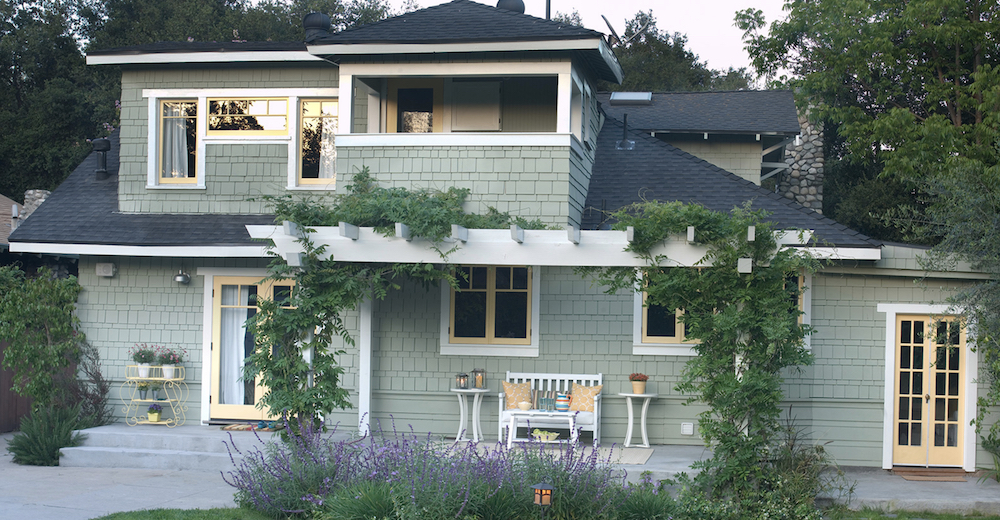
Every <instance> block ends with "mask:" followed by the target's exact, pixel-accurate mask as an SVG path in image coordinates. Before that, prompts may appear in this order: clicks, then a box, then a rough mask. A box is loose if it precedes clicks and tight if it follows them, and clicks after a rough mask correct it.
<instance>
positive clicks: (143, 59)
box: [87, 50, 323, 65]
mask: <svg viewBox="0 0 1000 520" xmlns="http://www.w3.org/2000/svg"><path fill="white" fill-rule="evenodd" d="M296 61H303V62H318V61H323V58H321V57H319V56H315V55H313V54H311V53H309V52H308V51H253V50H250V51H226V52H220V51H211V52H143V53H133V52H130V53H127V54H98V55H88V56H87V65H162V64H171V63H261V62H275V63H283V62H296Z"/></svg>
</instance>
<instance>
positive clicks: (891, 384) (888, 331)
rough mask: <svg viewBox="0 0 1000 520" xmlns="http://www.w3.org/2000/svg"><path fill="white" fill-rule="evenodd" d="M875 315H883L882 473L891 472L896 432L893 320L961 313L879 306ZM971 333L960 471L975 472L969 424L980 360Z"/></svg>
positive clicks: (912, 305) (946, 309) (923, 306)
mask: <svg viewBox="0 0 1000 520" xmlns="http://www.w3.org/2000/svg"><path fill="white" fill-rule="evenodd" d="M877 310H878V312H884V313H885V315H886V316H885V373H884V388H885V389H884V397H883V399H884V401H883V407H882V469H892V446H893V440H892V439H893V435H894V432H895V427H894V423H895V410H896V399H895V397H896V388H895V386H896V385H895V381H896V316H897V315H898V314H914V315H930V316H934V315H941V316H955V315H959V314H961V309H957V310H956V309H954V308H952V307H951V306H949V305H939V304H924V303H880V304H878V307H877ZM971 338H972V333H971V331H968V330H967V331H966V349H965V376H966V377H965V411H964V412H965V419H966V423H965V428H964V429H963V432H962V434H963V435H964V439H963V443H964V444H963V447H964V449H965V453H964V454H963V460H962V469H964V470H965V471H969V472H972V471H976V444H977V437H976V427H975V426H973V425H972V424H971V422H970V420H971V418H973V417H975V416H976V400H977V399H978V398H979V392H978V390H979V387H978V386H977V385H976V380H977V379H978V378H977V377H976V374H978V373H979V356H978V354H977V353H976V352H975V343H973V341H972V339H971Z"/></svg>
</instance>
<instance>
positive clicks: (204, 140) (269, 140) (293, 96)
mask: <svg viewBox="0 0 1000 520" xmlns="http://www.w3.org/2000/svg"><path fill="white" fill-rule="evenodd" d="M142 97H144V98H146V100H147V105H148V117H149V121H148V132H147V136H148V137H147V142H146V164H147V168H146V188H147V189H154V190H191V189H196V190H203V189H205V148H206V147H207V146H208V145H222V144H245V143H247V142H253V143H255V144H284V145H286V146H287V147H288V154H287V155H288V180H287V186H286V189H289V190H302V191H333V190H335V189H336V184H335V183H331V184H330V185H328V186H323V185H316V186H298V185H297V184H296V183H297V179H298V175H297V174H298V170H297V168H298V150H297V148H296V145H297V144H298V139H297V136H298V124H299V113H298V112H299V100H300V99H301V98H333V99H339V97H340V89H339V88H265V89H262V88H246V89H243V88H218V89H143V90H142ZM226 97H237V98H240V97H242V98H261V97H263V98H274V97H279V98H288V106H289V112H290V113H289V114H288V129H289V133H288V135H287V136H274V135H266V136H252V135H248V136H234V135H226V136H210V135H207V134H208V117H207V114H208V112H207V110H208V99H209V98H226ZM161 99H197V103H198V114H199V116H198V123H197V124H198V146H197V148H196V152H195V153H196V154H197V157H196V159H195V168H196V169H197V171H198V176H197V183H196V184H160V183H159V182H158V172H157V166H158V165H157V161H158V159H159V150H158V149H157V147H158V146H159V126H160V125H159V122H160V113H159V112H160V111H159V103H160V100H161Z"/></svg>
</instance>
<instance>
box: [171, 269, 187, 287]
mask: <svg viewBox="0 0 1000 520" xmlns="http://www.w3.org/2000/svg"><path fill="white" fill-rule="evenodd" d="M174 281H175V282H177V283H182V284H184V285H187V284H189V283H191V275H189V274H187V273H185V272H184V270H183V269H181V270H180V271H177V274H175V275H174Z"/></svg>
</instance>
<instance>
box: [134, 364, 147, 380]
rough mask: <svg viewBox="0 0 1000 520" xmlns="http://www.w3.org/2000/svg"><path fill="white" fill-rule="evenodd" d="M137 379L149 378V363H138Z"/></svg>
mask: <svg viewBox="0 0 1000 520" xmlns="http://www.w3.org/2000/svg"><path fill="white" fill-rule="evenodd" d="M136 368H138V369H139V377H149V363H139V366H138V367H136Z"/></svg>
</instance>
